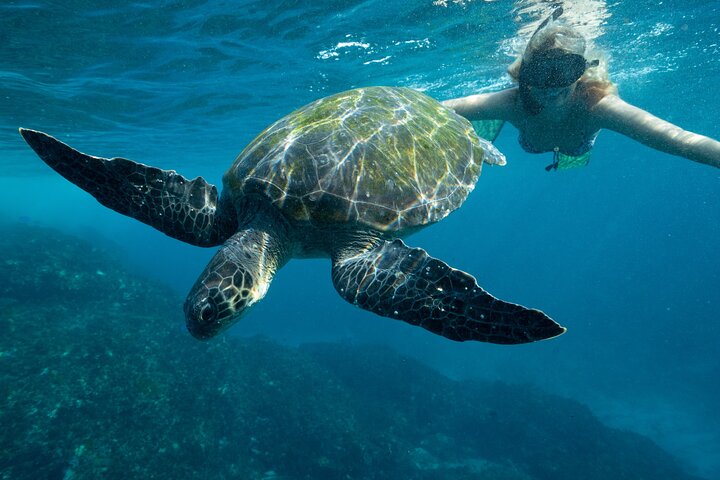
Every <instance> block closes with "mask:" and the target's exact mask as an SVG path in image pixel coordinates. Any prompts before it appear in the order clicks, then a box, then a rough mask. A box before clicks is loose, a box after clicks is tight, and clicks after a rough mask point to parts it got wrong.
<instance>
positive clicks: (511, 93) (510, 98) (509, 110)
mask: <svg viewBox="0 0 720 480" xmlns="http://www.w3.org/2000/svg"><path fill="white" fill-rule="evenodd" d="M515 95H516V89H508V90H501V91H499V92H494V93H481V94H478V95H470V96H468V97H461V98H453V99H450V100H445V101H444V102H442V104H443V105H445V106H446V107H448V108H452V109H453V110H455V113H457V114H458V115H462V116H463V117H465V118H467V119H468V120H510V121H512V120H513V119H512V115H513V112H514V109H515Z"/></svg>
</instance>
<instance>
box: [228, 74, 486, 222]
mask: <svg viewBox="0 0 720 480" xmlns="http://www.w3.org/2000/svg"><path fill="white" fill-rule="evenodd" d="M483 155H484V150H483V148H482V145H481V141H480V139H479V138H478V137H477V135H476V134H475V133H474V131H473V128H472V126H471V125H470V123H469V122H468V121H467V120H465V119H463V118H462V117H460V116H458V115H457V114H455V113H454V112H453V111H452V110H450V109H448V108H446V107H444V106H443V105H441V104H440V103H439V102H437V101H436V100H434V99H432V98H430V97H428V96H427V95H424V94H422V93H420V92H417V91H415V90H411V89H408V88H392V87H369V88H359V89H355V90H349V91H346V92H342V93H338V94H336V95H333V96H330V97H326V98H322V99H320V100H317V101H315V102H313V103H310V104H309V105H306V106H304V107H302V108H300V109H299V110H296V111H295V112H293V113H291V114H289V115H287V116H285V117H283V118H282V119H280V120H278V121H277V122H275V123H273V124H272V125H271V126H269V127H268V128H267V129H265V131H263V132H262V133H261V134H260V135H258V136H257V138H255V140H253V141H252V142H251V143H250V144H249V145H248V146H247V147H246V148H245V150H243V152H242V153H241V154H240V155H239V156H238V158H237V160H235V163H234V164H233V165H232V167H231V168H230V170H228V172H227V173H226V174H225V177H224V184H225V188H229V189H230V192H231V194H232V195H233V196H234V197H235V200H236V201H237V200H238V199H240V198H243V197H246V196H247V195H255V194H260V195H263V196H265V197H267V198H268V199H269V200H270V201H271V202H272V203H273V204H274V205H275V206H276V207H277V208H279V209H280V210H281V211H282V212H283V213H284V214H285V216H286V217H287V218H288V219H289V220H291V221H294V222H307V223H310V224H313V225H328V226H332V225H333V224H352V223H357V224H359V225H364V226H368V227H370V228H374V229H377V230H380V231H386V232H394V231H398V230H405V229H414V228H418V227H421V226H423V225H426V224H429V223H433V222H436V221H438V220H441V219H442V218H444V217H445V216H446V215H448V214H449V213H450V212H451V211H452V210H454V209H456V208H458V207H459V206H460V205H461V204H462V203H463V201H464V200H465V198H466V197H467V196H468V194H469V193H470V192H471V191H472V189H473V188H474V186H475V182H476V181H477V179H478V177H479V175H480V170H481V166H482V160H483Z"/></svg>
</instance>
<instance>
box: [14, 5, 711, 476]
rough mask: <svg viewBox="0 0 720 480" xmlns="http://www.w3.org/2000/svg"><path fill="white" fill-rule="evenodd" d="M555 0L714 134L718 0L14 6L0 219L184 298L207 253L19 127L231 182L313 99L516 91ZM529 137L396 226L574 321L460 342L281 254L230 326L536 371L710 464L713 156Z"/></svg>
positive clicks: (303, 340) (486, 282) (525, 378)
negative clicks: (380, 89)
mask: <svg viewBox="0 0 720 480" xmlns="http://www.w3.org/2000/svg"><path fill="white" fill-rule="evenodd" d="M558 4H564V5H565V7H566V11H567V14H566V15H567V17H568V18H569V19H570V20H571V21H572V22H573V23H575V24H576V25H578V27H579V28H581V29H583V30H584V31H585V32H586V34H587V35H589V36H591V37H592V38H594V41H595V43H596V44H597V45H598V46H599V47H600V48H601V49H602V50H604V51H605V52H606V54H607V56H608V61H609V70H610V74H611V78H612V79H613V80H614V81H616V82H617V84H618V87H619V91H620V94H621V96H622V97H623V98H624V99H626V100H627V101H629V102H631V103H633V104H635V105H637V106H640V107H642V108H644V109H646V110H648V111H650V112H652V113H654V114H656V115H658V116H660V117H662V118H665V119H667V120H669V121H672V122H674V123H676V124H678V125H680V126H682V127H684V128H686V129H689V130H692V131H695V132H698V133H702V134H705V135H708V136H711V137H713V138H720V124H719V123H718V121H717V117H718V113H720V96H718V95H717V94H715V88H716V84H717V81H716V79H717V78H718V77H719V76H720V62H718V60H717V58H718V54H720V30H719V29H720V1H717V0H714V1H711V0H683V1H681V0H671V1H649V0H639V1H633V2H604V1H600V0H586V1H574V2H570V1H567V2H544V1H530V0H527V1H518V2H510V1H503V0H498V1H478V0H476V1H470V0H467V1H464V2H459V1H447V2H439V1H436V2H433V1H432V0H411V1H397V0H385V1H377V0H368V1H333V2H331V1H324V0H320V1H315V2H301V1H291V0H288V1H281V0H270V1H266V2H228V1H221V0H217V1H199V0H198V1H163V2H149V3H143V2H132V3H121V2H110V1H101V2H98V1H95V2H85V1H63V2H59V1H58V2H42V1H37V2H34V1H27V2H25V1H17V2H16V1H6V2H3V3H2V5H0V44H1V45H2V49H0V151H1V152H2V155H1V156H0V220H2V221H4V222H6V223H9V224H17V223H21V224H24V225H30V226H40V227H53V228H56V229H59V230H61V231H63V232H65V233H68V234H71V235H74V236H77V237H81V238H84V239H86V240H89V241H91V242H95V243H98V244H103V245H108V244H113V245H114V248H116V249H117V250H119V251H120V252H122V255H123V259H124V263H125V266H126V268H127V269H129V270H131V271H133V272H136V273H137V274H141V275H146V276H149V277H152V278H153V279H156V280H159V281H160V282H162V283H164V284H166V285H169V287H170V288H171V290H172V291H174V292H176V293H177V295H178V298H180V296H181V295H184V294H185V292H187V290H189V288H190V286H191V285H192V283H193V282H194V280H195V278H196V276H197V275H199V273H200V272H201V271H202V269H203V267H204V265H205V263H206V262H207V261H208V259H209V258H210V257H211V256H212V254H213V251H212V249H210V250H208V249H201V248H196V247H191V246H188V245H183V244H181V243H180V242H177V241H175V240H172V239H169V238H167V237H165V236H163V235H162V234H161V233H158V232H156V231H154V230H152V229H151V228H150V227H147V226H144V225H141V224H138V223H137V222H135V221H133V220H131V219H128V218H125V217H122V216H120V215H118V214H116V213H114V212H112V211H109V210H107V209H105V208H104V207H102V206H100V205H98V204H97V203H96V202H95V200H94V199H92V198H91V197H90V196H89V195H87V194H86V193H84V192H82V191H80V190H79V189H77V188H76V187H74V186H73V185H70V184H69V183H68V182H67V181H65V180H64V179H62V178H60V177H59V176H58V175H57V174H55V173H54V172H52V171H51V170H50V169H49V168H48V167H47V166H45V165H44V164H43V163H42V162H41V161H40V160H39V159H38V158H37V157H36V155H35V154H34V153H33V152H32V151H31V150H30V149H29V148H28V147H27V146H26V145H25V143H24V142H23V141H22V139H21V137H20V136H19V135H18V133H17V128H18V127H21V126H22V127H27V128H34V129H39V130H43V131H46V132H48V133H50V134H51V135H54V136H56V137H58V138H59V139H61V140H63V141H65V142H67V143H69V144H71V145H73V146H74V147H76V148H78V149H80V150H81V151H84V152H87V153H91V154H94V155H99V156H105V157H112V156H123V157H126V158H131V159H134V160H137V161H140V162H143V163H147V164H152V165H155V166H158V167H162V168H169V169H175V170H177V171H178V172H179V173H181V174H183V175H185V176H186V177H188V178H192V177H194V176H197V175H202V176H204V177H205V178H206V179H207V180H208V181H210V182H212V183H215V184H219V182H220V178H221V176H222V174H223V172H224V170H225V169H226V168H227V167H228V166H229V165H230V163H231V162H232V160H233V159H234V158H235V156H236V155H237V153H238V152H239V151H240V150H241V149H242V148H243V147H244V146H245V145H246V144H247V143H248V142H249V141H250V140H252V138H254V136H255V135H257V133H259V132H260V131H261V130H262V129H263V128H264V127H265V126H266V125H267V124H269V123H270V122H272V121H273V120H275V119H277V118H279V117H281V116H283V115H285V114H287V113H289V112H290V111H292V110H294V109H295V108H297V107H299V106H302V105H304V104H305V103H308V102H309V101H312V100H314V99H316V98H319V97H322V96H325V95H330V94H332V93H336V92H339V91H342V90H346V89H349V88H354V87H361V86H369V85H397V86H407V87H412V88H416V89H419V90H422V91H424V92H425V93H427V94H429V95H431V96H433V97H435V98H438V99H445V98H451V97H454V96H459V95H467V94H471V93H476V92H485V91H492V90H495V89H499V88H503V87H505V86H508V85H509V84H510V83H509V79H508V77H507V75H505V68H506V66H507V64H509V63H510V62H511V61H512V60H513V58H514V55H515V53H516V51H517V48H518V46H519V45H520V44H521V43H522V38H527V35H528V33H529V32H530V31H531V30H532V25H533V24H534V22H537V21H538V20H540V19H541V18H542V17H543V15H545V14H546V13H547V12H549V11H550V10H551V9H552V8H553V7H554V6H556V5H558ZM516 135H517V132H516V131H514V130H513V129H512V128H511V127H506V128H505V129H504V131H503V133H502V135H501V136H500V138H499V139H498V140H497V142H496V145H497V146H498V148H500V149H501V150H502V151H503V152H504V153H505V154H506V156H507V158H508V165H507V166H505V167H502V168H500V167H493V168H485V169H484V170H483V174H482V176H481V178H480V180H479V182H478V185H477V187H476V189H475V191H474V192H473V193H472V194H471V196H470V197H469V199H468V201H467V202H466V203H465V205H464V206H463V207H462V208H461V209H460V210H458V211H456V212H454V213H453V214H452V215H450V216H449V217H448V218H447V219H445V220H443V221H442V222H441V223H439V224H437V225H435V226H433V227H431V228H428V229H426V230H424V231H423V232H420V233H419V234H416V235H414V236H413V237H410V238H409V239H408V240H407V243H409V244H411V245H413V246H420V247H423V248H424V249H426V250H427V251H428V252H429V253H430V254H431V255H433V256H435V257H437V258H441V259H443V260H445V261H446V262H448V263H449V264H450V265H452V266H454V267H456V268H461V269H463V270H465V271H468V272H470V273H472V274H473V275H474V276H476V278H477V279H478V282H479V283H480V285H481V286H483V287H484V288H485V289H487V290H488V291H489V292H490V293H493V294H495V295H496V296H498V297H500V298H503V299H506V300H509V301H514V302H518V303H522V304H524V305H528V306H532V307H536V308H540V309H542V310H544V311H545V312H547V313H548V314H550V315H551V316H552V317H553V318H555V319H556V320H557V321H558V322H560V323H561V324H563V325H564V326H566V327H567V328H568V332H567V333H566V334H565V335H563V336H562V337H560V338H557V339H553V340H550V341H546V342H539V343H536V344H531V345H523V346H513V347H503V346H496V345H488V344H480V343H464V344H460V343H454V342H450V341H448V340H445V339H443V338H440V337H436V336H434V335H432V334H430V333H428V332H426V331H424V330H421V329H417V328H413V327H410V326H408V325H405V324H402V323H399V322H394V321H392V320H389V319H385V318H380V317H376V316H373V315H371V314H369V313H366V312H362V311H360V310H358V309H354V308H353V307H352V306H350V305H348V304H346V303H345V302H344V301H342V300H341V299H340V298H339V297H338V296H337V294H336V293H335V291H334V290H333V288H332V285H331V282H330V275H329V273H330V268H329V263H328V261H327V260H302V261H293V262H291V263H290V264H289V265H288V266H287V267H285V268H284V269H282V270H281V271H280V272H279V274H278V276H277V277H276V280H275V281H274V283H273V285H272V287H271V289H270V291H269V293H268V295H267V297H266V298H265V300H263V302H262V303H261V304H259V305H258V306H257V307H255V310H254V311H253V312H252V313H251V314H249V315H248V316H247V317H246V318H245V319H243V321H242V322H241V323H239V324H238V325H236V326H235V327H234V328H233V329H232V330H231V331H230V333H229V335H232V336H242V337H250V336H253V335H257V334H262V335H265V336H267V337H269V338H270V339H272V340H274V341H276V342H279V343H282V344H285V345H289V346H298V345H304V344H307V343H312V342H318V341H330V342H343V343H349V344H352V345H363V344H367V343H371V344H377V343H380V344H383V345H385V346H389V347H390V348H392V349H393V350H396V351H398V352H400V353H401V354H403V355H407V356H409V357H413V358H415V359H416V360H419V361H420V362H422V363H424V364H426V365H428V366H430V367H432V368H434V369H436V370H438V371H439V372H442V373H443V374H444V375H446V376H449V377H450V378H453V379H457V380H468V379H470V380H484V381H485V380H492V381H494V380H501V381H503V382H507V383H509V384H520V385H529V386H531V387H532V388H538V389H540V390H542V391H543V392H549V393H551V394H555V395H561V396H563V397H567V398H571V399H574V400H576V401H578V402H581V403H583V404H585V405H587V406H588V408H589V409H590V411H592V412H593V414H594V415H596V416H597V418H599V419H600V420H601V421H602V422H603V423H604V424H606V425H609V426H611V427H616V428H619V429H623V430H628V431H631V432H637V433H639V434H642V435H644V436H647V437H648V438H650V439H651V440H652V441H654V442H655V443H657V444H658V445H659V446H660V447H661V448H663V449H664V450H665V451H667V452H669V453H670V454H671V455H673V456H674V457H676V458H677V459H678V460H679V461H680V462H681V463H682V464H683V466H684V468H685V469H686V471H688V472H690V473H692V474H695V475H697V476H699V477H701V478H707V479H712V478H720V414H719V413H718V410H717V405H718V404H720V388H719V387H718V382H717V379H718V376H719V375H720V355H719V353H720V347H718V346H719V345H720V324H719V321H720V315H719V314H718V309H719V308H720V296H719V295H718V289H717V287H718V285H720V273H719V272H720V253H718V250H717V245H718V244H719V243H720V221H719V220H720V213H719V212H720V196H718V194H717V192H718V186H719V185H720V170H717V169H713V168H710V167H707V166H704V165H699V164H695V163H693V162H690V161H687V160H684V159H681V158H676V157H672V156H669V155H665V154H662V153H659V152H656V151H653V150H650V149H648V148H646V147H644V146H642V145H640V144H638V143H635V142H633V141H631V140H629V139H627V138H624V137H622V136H619V135H617V134H614V133H612V132H603V133H602V134H601V135H600V136H599V137H598V140H597V143H596V147H595V149H594V152H593V158H592V160H591V163H590V165H589V166H588V167H586V168H583V169H577V170H572V171H567V172H552V173H547V172H545V170H544V168H543V167H544V166H545V165H547V164H548V163H550V161H551V158H550V156H549V155H530V154H527V153H525V152H523V151H522V150H521V149H520V148H519V146H518V144H517V140H516ZM11 253H12V252H8V254H7V255H8V256H9V255H10V254H11ZM27 275H28V276H29V277H32V276H34V275H38V273H37V272H35V271H28V272H27ZM0 281H2V279H0ZM46 288H47V285H46ZM50 288H52V286H51V287H50ZM58 291H59V292H61V291H62V289H61V288H59V287H58ZM49 293H52V292H47V291H44V292H43V291H38V292H37V295H38V296H51V295H49ZM28 301H30V302H32V300H28ZM177 309H178V312H180V309H181V305H180V304H179V303H178V304H177ZM6 314H7V313H6ZM1 315H3V314H2V313H0V316H1ZM179 316H180V315H179ZM178 328H179V329H180V328H183V327H182V325H181V323H179V325H178ZM137 341H138V342H142V338H138V339H137ZM1 358H4V357H2V356H0V359H1ZM0 368H3V364H1V363H0ZM1 373H3V372H2V371H0V374H1ZM166 373H167V372H166ZM378 375H382V372H381V371H380V372H379V373H378ZM3 391H4V390H3ZM226 408H231V406H226ZM417 421H422V419H418V420H417ZM0 435H2V434H0ZM568 435H572V430H571V431H570V433H568ZM10 478H12V477H10ZM60 478H62V476H61V477H60ZM268 478H271V477H268ZM361 478H362V477H361ZM379 478H380V477H379Z"/></svg>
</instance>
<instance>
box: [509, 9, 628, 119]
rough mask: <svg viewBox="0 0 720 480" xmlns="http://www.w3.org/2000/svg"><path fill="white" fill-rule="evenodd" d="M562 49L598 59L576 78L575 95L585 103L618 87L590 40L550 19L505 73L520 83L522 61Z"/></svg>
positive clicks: (612, 92)
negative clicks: (595, 64)
mask: <svg viewBox="0 0 720 480" xmlns="http://www.w3.org/2000/svg"><path fill="white" fill-rule="evenodd" d="M558 48H559V49H562V50H565V51H567V52H568V53H575V54H578V55H582V56H583V57H585V58H587V59H591V60H595V59H597V60H599V61H600V63H599V64H598V65H597V66H591V67H589V68H587V69H586V70H585V73H583V75H582V76H581V77H580V78H579V79H578V80H577V87H576V90H575V95H576V96H578V97H579V98H581V99H582V100H584V101H585V102H586V103H587V105H588V106H592V105H595V104H596V103H597V102H599V101H600V99H602V98H603V97H605V96H606V95H612V94H617V86H616V85H615V84H614V83H613V82H612V81H610V78H609V76H608V69H607V56H606V55H605V54H604V53H603V52H602V51H601V50H599V49H598V48H596V47H595V45H593V44H592V42H588V41H587V40H586V39H585V37H583V36H582V35H581V34H580V33H579V32H578V31H577V30H575V29H573V28H571V27H569V26H566V25H563V24H559V23H558V22H553V23H552V24H550V25H548V26H546V27H544V28H541V29H540V30H539V31H537V32H536V33H535V34H534V35H533V36H532V38H531V39H530V41H529V42H528V44H527V46H526V47H525V50H524V51H523V52H521V53H520V54H519V55H518V57H517V58H516V59H515V61H514V62H513V63H511V64H510V65H509V66H508V68H507V72H508V75H510V78H512V80H513V81H514V82H515V83H518V84H519V83H520V81H519V79H520V67H521V66H522V62H523V60H525V61H529V60H530V59H531V58H532V56H533V55H535V54H537V53H540V52H544V51H547V50H550V49H558Z"/></svg>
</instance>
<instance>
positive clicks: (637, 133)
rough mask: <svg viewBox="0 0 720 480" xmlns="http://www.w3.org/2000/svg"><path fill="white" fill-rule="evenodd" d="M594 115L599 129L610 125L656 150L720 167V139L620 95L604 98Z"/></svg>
mask: <svg viewBox="0 0 720 480" xmlns="http://www.w3.org/2000/svg"><path fill="white" fill-rule="evenodd" d="M591 117H592V121H593V123H594V127H595V129H600V128H607V129H609V130H613V131H616V132H618V133H621V134H623V135H625V136H627V137H630V138H632V139H633V140H637V141H638V142H640V143H642V144H644V145H647V146H648V147H650V148H654V149H655V150H660V151H661V152H666V153H669V154H672V155H678V156H681V157H685V158H688V159H690V160H693V161H695V162H699V163H704V164H706V165H711V166H713V167H718V168H720V142H718V141H716V140H713V139H712V138H709V137H706V136H703V135H698V134H697V133H693V132H688V131H687V130H683V129H682V128H680V127H678V126H677V125H673V124H672V123H670V122H667V121H665V120H663V119H661V118H658V117H656V116H654V115H652V114H650V113H648V112H646V111H645V110H643V109H641V108H638V107H635V106H633V105H630V104H629V103H627V102H625V101H623V100H622V99H620V97H618V96H616V95H608V96H606V97H605V98H603V99H602V100H600V101H599V102H598V103H597V104H596V105H595V106H594V107H593V108H592V111H591Z"/></svg>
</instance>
